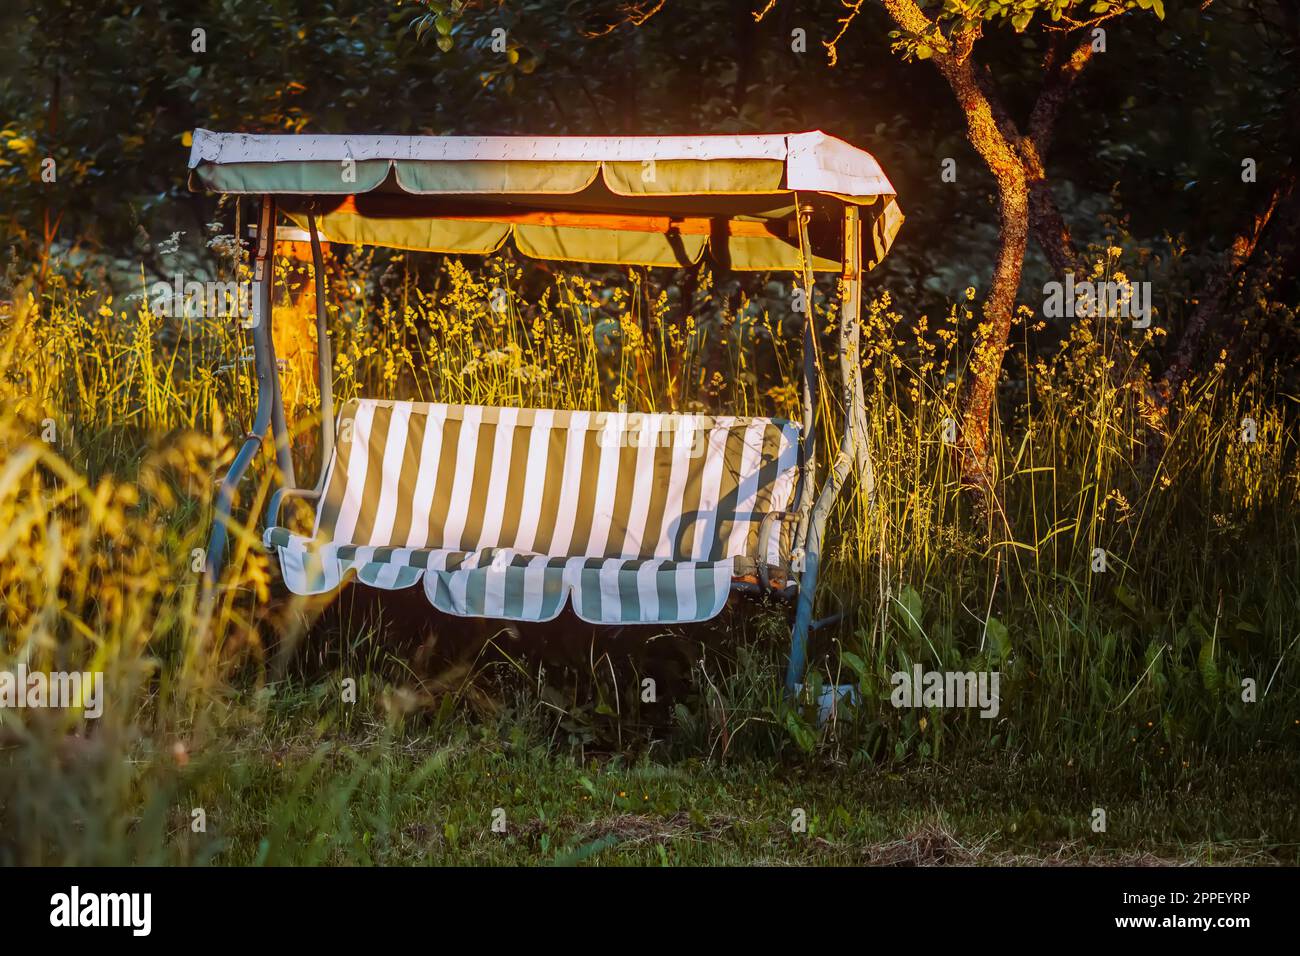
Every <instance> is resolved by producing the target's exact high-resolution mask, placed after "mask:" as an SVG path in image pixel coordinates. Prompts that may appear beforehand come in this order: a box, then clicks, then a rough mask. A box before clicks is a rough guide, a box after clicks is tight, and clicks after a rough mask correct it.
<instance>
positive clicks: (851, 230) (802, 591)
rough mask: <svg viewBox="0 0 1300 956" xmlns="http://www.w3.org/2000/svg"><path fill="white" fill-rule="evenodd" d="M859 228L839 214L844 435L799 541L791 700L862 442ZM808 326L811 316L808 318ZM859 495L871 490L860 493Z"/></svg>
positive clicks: (853, 215)
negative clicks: (827, 542) (831, 534)
mask: <svg viewBox="0 0 1300 956" xmlns="http://www.w3.org/2000/svg"><path fill="white" fill-rule="evenodd" d="M861 229H862V225H861V219H860V218H859V216H858V209H857V207H856V206H851V205H850V206H846V207H845V210H844V253H843V263H844V272H843V274H842V275H841V277H840V295H841V299H840V326H839V343H840V348H839V359H840V377H841V380H842V382H843V385H844V434H843V437H842V439H841V442H840V448H839V450H838V451H837V452H836V455H835V460H834V462H833V463H832V465H831V469H830V474H829V475H828V476H827V478H826V484H825V485H823V486H822V489H821V492H820V494H818V496H817V503H816V504H815V505H813V508H812V513H811V515H810V517H809V521H808V533H807V538H806V539H805V541H804V572H803V575H802V577H801V578H800V579H799V601H798V604H797V606H796V608H795V618H794V629H793V633H792V634H791V638H790V663H789V665H788V666H787V668H786V674H785V685H786V692H787V693H788V694H789V695H790V696H791V697H792V698H793V697H794V696H795V695H797V694H798V692H799V687H800V685H801V684H802V682H803V675H804V671H805V669H806V668H807V666H808V632H809V630H810V629H811V627H812V623H813V609H814V602H815V600H816V596H817V576H818V573H819V572H820V570H821V552H822V540H823V538H824V536H825V532H826V522H827V519H828V518H829V517H830V512H831V509H832V508H833V507H834V506H835V502H836V499H837V498H838V497H839V493H840V488H841V487H842V486H843V484H844V481H845V479H846V478H847V477H848V474H849V471H850V469H851V468H852V466H853V464H854V463H855V462H857V463H858V464H859V477H860V478H862V470H861V464H862V461H863V457H862V453H861V452H860V451H859V450H858V449H857V446H858V445H859V443H862V442H865V440H866V434H865V432H864V425H865V420H866V418H865V414H864V413H862V412H861V411H860V409H861V408H862V405H863V397H862V369H861V365H860V361H859V357H858V337H859V312H860V309H861V289H862V275H861V273H862V231H861ZM799 238H800V246H801V248H802V249H803V250H804V257H805V261H809V259H808V257H809V256H810V252H809V250H808V241H807V232H806V227H805V224H804V223H803V222H802V221H801V225H800V237H799ZM809 321H810V322H811V311H810V313H809ZM870 461H871V459H870V455H869V454H868V455H867V456H866V467H867V474H868V475H869V474H870ZM863 491H864V493H866V494H870V493H871V491H870V490H868V489H863Z"/></svg>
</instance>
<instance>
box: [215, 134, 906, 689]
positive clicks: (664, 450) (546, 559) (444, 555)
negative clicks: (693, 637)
mask: <svg viewBox="0 0 1300 956" xmlns="http://www.w3.org/2000/svg"><path fill="white" fill-rule="evenodd" d="M189 166H190V185H191V188H192V189H206V190H209V191H212V192H217V193H227V194H234V195H251V196H257V197H260V204H259V206H258V216H257V227H256V233H255V234H256V239H255V252H254V256H253V263H252V265H253V277H252V285H253V288H252V317H251V320H250V322H249V325H250V327H251V334H252V339H253V351H254V364H255V370H256V380H257V411H256V416H255V421H254V424H253V427H252V430H251V432H250V434H249V437H248V438H247V439H246V440H245V442H244V444H243V446H242V448H241V449H240V451H239V453H238V455H237V456H236V457H235V460H234V462H233V464H232V465H231V467H230V469H229V470H228V471H227V473H226V475H225V477H224V479H223V480H222V482H221V486H220V490H219V493H218V496H217V502H216V509H215V517H214V522H213V528H212V537H211V541H210V544H209V548H208V572H209V575H210V576H211V578H212V579H215V577H216V576H217V575H218V574H219V572H220V568H221V563H222V559H223V555H224V551H225V546H226V537H227V525H228V522H229V520H230V515H231V505H232V501H233V498H234V494H235V489H236V487H237V485H238V483H239V481H240V480H241V478H242V477H243V475H244V473H245V471H246V470H247V468H248V466H249V464H250V462H251V461H252V459H253V458H254V456H255V455H256V454H257V452H258V451H259V449H260V448H261V446H262V445H263V443H264V442H265V441H266V440H267V439H268V438H270V439H271V440H272V441H273V443H274V449H275V456H276V463H277V466H278V468H277V471H278V478H277V480H278V485H277V487H276V489H275V491H274V493H273V494H272V496H271V499H270V503H269V507H268V510H267V514H266V521H265V531H264V536H263V542H264V544H265V546H266V547H267V548H268V549H270V550H271V551H272V552H273V553H274V554H275V555H276V556H277V557H278V559H279V564H280V570H281V573H282V576H283V579H284V582H285V584H286V586H287V587H288V588H289V590H291V591H293V592H295V593H297V594H322V593H326V592H330V591H332V590H334V589H336V588H338V587H339V586H340V584H341V583H342V582H343V580H344V577H345V575H347V574H348V573H349V572H352V573H354V574H355V577H356V579H357V580H358V581H360V582H362V583H364V584H367V585H369V586H371V587H376V588H385V589H396V588H409V587H415V586H417V585H421V584H422V586H423V588H424V591H425V594H426V596H427V597H428V599H429V601H430V603H431V604H433V606H434V607H436V608H437V609H438V610H440V611H443V612H445V613H448V614H453V615H462V616H471V617H485V618H497V619H506V620H513V621H544V620H549V619H551V618H554V617H555V616H557V615H558V614H559V613H561V611H562V610H563V609H564V608H565V607H566V606H569V607H571V608H572V610H573V612H574V613H575V614H577V616H578V617H579V618H581V619H583V620H585V621H588V622H591V623H596V624H612V625H617V624H674V623H685V622H691V621H703V620H707V619H709V618H712V617H714V616H715V615H717V614H718V613H720V612H721V610H722V608H723V606H724V604H725V603H726V600H727V598H728V595H729V594H730V593H731V592H732V591H733V590H750V591H758V592H775V593H776V594H778V595H780V596H783V597H794V596H797V605H796V612H795V622H794V626H793V635H792V642H791V653H790V661H789V667H788V670H787V685H788V687H789V689H790V690H791V692H794V691H795V690H796V688H797V687H798V686H799V683H800V681H801V680H802V675H803V671H804V667H805V662H806V656H807V639H808V634H809V631H810V630H815V629H816V628H817V627H818V626H820V625H821V624H822V623H824V622H823V621H814V619H813V607H814V597H815V592H816V587H817V574H818V566H819V560H820V557H821V553H822V542H823V536H824V532H825V527H826V521H827V518H828V516H829V514H830V511H831V509H832V507H833V506H834V504H835V501H836V499H837V497H838V495H839V493H840V489H841V487H842V486H843V484H844V482H845V480H846V479H847V477H848V476H849V474H850V472H854V473H856V475H857V477H858V480H859V482H860V485H861V490H862V492H863V493H864V494H865V496H866V498H867V500H868V501H872V500H873V499H874V476H873V473H872V464H871V457H870V453H869V450H868V446H867V429H866V411H865V406H864V401H863V391H862V381H861V368H860V362H859V356H858V337H859V310H860V300H861V285H862V271H863V268H864V267H865V268H871V267H873V266H874V265H875V264H876V263H878V262H879V261H880V260H881V259H882V258H883V257H884V255H885V254H886V252H887V251H888V249H889V246H890V244H891V242H892V240H893V238H894V234H895V233H896V232H897V230H898V227H899V225H900V223H901V222H902V214H901V212H900V211H899V209H898V205H897V203H896V201H895V196H894V189H893V187H892V186H891V185H890V183H889V180H888V179H886V177H885V175H884V173H883V172H882V171H881V169H880V166H879V164H878V163H877V162H876V161H875V159H874V158H872V157H871V156H870V155H869V154H868V153H866V152H864V151H862V150H859V149H856V148H854V147H852V146H850V145H849V144H847V143H845V142H843V141H841V140H838V139H835V138H834V137H831V136H828V135H826V134H824V133H821V132H809V133H796V134H771V135H737V136H689V137H687V136H665V137H652V136H620V137H569V136H541V137H535V136H486V137H464V136H374V135H355V136H316V135H255V134H246V133H213V132H210V131H208V130H202V129H200V130H196V131H195V133H194V138H193V148H192V151H191V154H190V160H189ZM280 214H283V215H284V216H286V217H287V218H288V219H289V220H291V221H292V223H293V224H294V225H293V226H292V227H288V229H287V230H286V231H285V232H284V233H282V234H283V235H285V236H292V237H293V238H302V239H305V240H306V241H309V242H310V244H311V249H312V257H313V261H314V264H315V276H316V280H315V281H316V309H317V315H316V327H317V333H318V339H317V341H318V362H319V381H320V402H321V416H320V419H321V420H320V438H321V450H322V457H321V461H322V468H321V473H320V476H319V479H318V480H317V482H316V483H315V484H314V485H313V486H310V487H298V486H297V483H296V481H295V479H294V467H293V461H292V456H291V454H290V440H289V432H288V428H287V426H286V422H285V414H284V407H283V401H282V398H281V394H280V383H279V374H278V366H277V363H276V357H275V348H274V344H273V339H272V335H271V328H270V325H271V285H272V277H271V262H270V260H271V256H272V253H273V251H274V243H275V239H276V237H277V217H278V216H279V215H280ZM322 240H325V241H329V242H332V243H342V244H363V245H376V246H388V247H392V248H397V249H406V250H418V251H430V252H440V253H451V254H477V255H486V254H490V253H493V252H495V251H496V250H498V249H500V248H501V246H502V245H503V244H504V243H505V242H506V241H507V240H513V242H514V245H515V248H516V249H517V250H518V251H519V252H520V253H522V254H524V255H526V256H530V257H534V258H541V259H552V260H560V261H568V262H587V263H609V264H621V265H640V266H663V267H671V268H679V267H685V266H690V265H693V264H695V263H698V262H699V260H700V259H701V257H702V256H704V255H705V253H706V252H707V253H708V255H709V256H710V258H711V260H712V261H713V262H714V263H715V264H716V265H717V266H718V267H719V268H723V269H736V270H751V271H789V272H793V273H795V274H796V275H797V276H798V277H799V281H800V282H801V283H802V286H803V294H804V295H805V296H806V297H807V298H806V302H807V305H806V307H805V309H804V310H803V317H804V329H803V353H804V354H803V363H802V377H803V382H802V420H801V421H800V422H789V421H784V420H781V419H776V418H761V417H724V416H710V415H686V414H636V413H628V412H589V411H560V410H550V409H521V408H499V407H485V406H475V405H451V404H439V403H430V402H408V401H381V400H375V399H365V398H360V399H353V400H351V401H348V402H347V403H345V404H344V405H343V406H342V408H341V409H340V410H339V412H338V415H337V420H336V416H335V414H334V398H333V385H332V370H333V360H332V356H331V351H330V344H329V340H328V337H327V331H326V323H325V314H326V313H325V289H324V278H323V276H324V270H323V264H322V255H321V242H322ZM864 244H865V249H864ZM814 272H838V273H839V274H840V284H839V288H840V296H841V301H840V309H839V325H838V361H839V369H840V377H841V381H842V383H843V388H844V396H843V399H844V422H843V428H842V435H841V438H840V443H839V447H838V449H836V450H835V454H834V456H833V458H832V460H831V462H830V465H829V469H828V470H827V472H826V474H825V476H824V477H823V480H822V482H821V484H820V488H818V486H817V481H816V479H817V471H818V468H817V465H818V454H817V452H818V450H817V442H816V429H815V427H814V414H815V410H816V408H817V403H818V396H817V383H818V374H819V369H820V359H819V357H818V355H817V351H816V335H815V330H814V328H813V321H812V315H813V312H812V306H811V303H812V299H811V294H812V284H813V283H812V278H813V273H814ZM289 497H300V498H304V499H307V500H309V501H314V502H315V503H316V516H315V526H314V529H313V532H312V535H311V536H310V537H306V536H301V535H297V534H294V533H291V532H290V531H289V530H288V529H287V528H283V527H280V526H279V525H278V523H277V522H278V521H279V512H280V508H281V505H282V504H283V502H284V500H285V499H286V498H289Z"/></svg>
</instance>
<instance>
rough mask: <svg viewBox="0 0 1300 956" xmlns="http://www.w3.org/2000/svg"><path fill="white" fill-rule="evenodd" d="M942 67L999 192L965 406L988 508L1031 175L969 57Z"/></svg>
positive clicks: (973, 483) (964, 420)
mask: <svg viewBox="0 0 1300 956" xmlns="http://www.w3.org/2000/svg"><path fill="white" fill-rule="evenodd" d="M939 69H940V72H941V73H942V74H943V75H944V78H945V79H946V80H947V81H948V84H949V86H951V87H952V91H953V94H954V95H955V96H956V97H957V103H958V105H959V106H960V107H961V108H962V111H963V113H964V114H965V117H966V136H967V138H968V139H969V140H970V143H971V145H972V146H974V147H975V151H976V152H978V153H979V154H980V157H981V158H982V159H983V160H984V162H985V163H986V164H987V165H988V168H989V170H990V171H991V172H992V173H993V177H994V179H995V181H996V182H997V189H998V254H997V260H996V262H995V263H994V266H993V277H992V280H991V282H990V284H989V293H988V297H987V298H986V299H985V302H984V321H983V322H981V323H980V326H979V330H978V332H977V334H976V340H975V350H974V353H973V354H972V357H971V362H970V367H969V368H968V370H967V378H966V387H965V390H964V394H963V397H962V409H961V446H960V447H961V478H962V484H963V485H965V486H966V487H967V488H969V489H971V490H973V491H975V492H976V493H977V499H978V500H979V502H980V503H981V504H982V505H984V506H985V507H987V506H989V505H991V504H993V501H994V498H995V496H994V494H993V476H992V474H991V469H990V460H989V429H990V420H991V418H992V414H993V410H994V407H995V404H996V399H997V385H998V379H999V377H1000V376H1001V373H1002V358H1003V356H1004V355H1005V354H1006V350H1007V341H1008V339H1009V337H1010V335H1011V322H1012V319H1013V317H1014V315H1015V308H1016V293H1017V291H1018V290H1019V289H1020V275H1021V270H1022V269H1023V267H1024V261H1025V251H1026V249H1027V247H1028V243H1029V209H1030V194H1029V171H1028V170H1027V169H1026V165H1025V162H1024V159H1023V157H1022V156H1021V153H1020V151H1019V149H1018V146H1019V144H1020V136H1019V134H1018V133H1017V132H1016V130H1015V128H1014V126H1013V125H1012V124H1011V122H1010V120H1009V118H1007V116H1006V115H1005V112H1004V111H1003V110H1002V109H1001V108H1000V107H999V106H997V105H996V104H995V102H994V100H993V99H991V98H990V96H989V94H988V91H987V89H986V87H985V82H986V81H985V80H984V79H983V78H982V77H981V75H980V74H979V73H978V72H977V71H976V69H975V67H974V65H973V64H972V63H971V62H970V60H969V59H967V60H962V61H952V60H949V61H945V62H941V63H940V64H939Z"/></svg>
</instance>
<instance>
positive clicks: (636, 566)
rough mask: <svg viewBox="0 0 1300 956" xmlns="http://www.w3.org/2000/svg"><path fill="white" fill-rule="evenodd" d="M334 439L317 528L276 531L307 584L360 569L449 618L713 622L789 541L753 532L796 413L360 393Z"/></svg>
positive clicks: (773, 500)
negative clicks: (740, 575) (420, 591)
mask: <svg viewBox="0 0 1300 956" xmlns="http://www.w3.org/2000/svg"><path fill="white" fill-rule="evenodd" d="M338 434H339V442H338V447H337V449H336V451H335V454H334V457H333V459H332V461H331V462H330V466H329V472H328V475H327V478H326V489H325V494H324V496H323V497H322V500H321V502H320V504H319V507H318V509H317V515H316V527H315V529H314V531H313V534H312V537H311V538H306V537H303V536H299V535H294V534H292V533H290V532H289V531H288V530H287V529H285V528H269V529H267V532H266V536H265V541H266V544H267V546H268V547H270V548H275V549H276V550H277V552H278V554H279V558H280V563H281V568H282V571H283V576H284V580H285V583H286V584H287V586H288V587H289V589H290V590H292V591H294V592H295V593H298V594H320V593H324V592H326V591H329V590H332V589H334V588H336V587H338V586H339V584H340V583H341V582H342V579H343V576H344V575H345V574H346V573H347V572H348V571H349V570H355V571H356V574H357V577H358V579H359V580H361V581H362V582H364V583H366V584H369V585H372V586H374V587H380V588H388V589H396V588H407V587H413V586H414V585H416V584H418V583H420V582H421V581H423V584H424V589H425V593H426V595H427V596H428V598H429V600H430V602H431V603H432V604H433V605H434V606H435V607H436V608H438V609H439V610H441V611H444V612H446V613H449V614H458V615H463V616H473V617H493V618H505V619H511V620H526V621H543V620H549V619H551V618H554V617H555V616H556V615H558V614H559V613H560V611H561V610H562V609H563V607H564V605H565V603H566V601H572V605H573V609H574V611H575V612H576V613H577V614H578V616H579V617H581V618H582V619H583V620H586V621H591V622H593V623H602V624H613V623H625V624H626V623H652V622H653V623H672V622H686V621H702V620H707V619H708V618H711V617H713V616H715V615H716V614H718V613H719V612H720V611H721V610H722V607H723V605H724V604H725V603H726V599H727V594H728V592H729V590H730V586H731V579H732V577H733V575H734V574H736V573H737V563H738V561H740V562H742V564H743V562H744V561H745V560H746V559H748V558H749V557H750V556H756V557H759V560H765V561H767V562H768V563H770V564H779V563H781V557H782V555H783V554H784V553H785V549H784V545H783V542H782V540H781V534H780V533H776V532H774V533H773V535H772V540H771V541H767V542H763V543H762V544H761V545H760V543H759V541H758V528H759V522H760V521H761V519H762V517H763V515H764V514H766V513H767V512H769V511H781V510H785V509H786V508H788V507H789V504H790V501H791V498H792V497H793V494H794V486H795V482H796V476H797V470H798V446H799V429H798V426H797V425H795V424H793V423H791V422H786V421H781V420H777V419H767V418H736V417H708V416H702V415H659V414H646V415H639V414H635V413H613V412H608V413H607V412H566V411H550V410H544V409H517V408H488V407H482V406H474V405H441V404H430V403H421V402H388V401H377V400H368V399H362V400H353V401H351V402H349V403H348V404H347V405H346V406H345V407H344V409H343V411H342V413H341V414H340V416H339V428H338ZM777 527H780V525H777Z"/></svg>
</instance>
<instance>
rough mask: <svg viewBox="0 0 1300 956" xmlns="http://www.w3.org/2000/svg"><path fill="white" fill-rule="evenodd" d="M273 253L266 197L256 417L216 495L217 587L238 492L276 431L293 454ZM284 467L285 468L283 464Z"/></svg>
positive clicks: (256, 305) (256, 300)
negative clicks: (275, 313) (280, 365)
mask: <svg viewBox="0 0 1300 956" xmlns="http://www.w3.org/2000/svg"><path fill="white" fill-rule="evenodd" d="M274 248H275V200H273V199H272V198H271V197H270V196H263V197H262V201H261V209H260V211H259V213H258V217H257V247H256V250H255V252H254V254H253V289H252V306H253V316H252V323H251V329H252V333H253V363H254V368H255V373H256V377H257V412H256V413H255V415H254V417H253V427H252V429H251V430H250V431H249V433H248V437H247V438H246V439H245V440H244V444H243V446H242V447H241V448H240V449H239V453H238V454H237V455H236V456H235V460H234V461H233V462H232V463H231V465H230V468H229V470H227V471H226V475H225V477H224V478H223V479H222V481H221V488H220V489H219V490H218V492H217V500H216V505H215V509H214V514H213V519H212V534H211V536H210V537H209V539H208V560H207V572H208V574H207V580H208V582H209V583H212V582H215V581H216V580H217V579H218V578H219V577H220V575H221V567H222V565H223V564H224V562H225V556H226V542H227V540H228V538H229V530H228V524H229V522H230V516H231V510H232V506H233V502H234V497H235V491H236V490H237V489H238V487H239V482H240V480H241V479H242V478H243V477H244V472H246V471H247V470H248V466H249V465H250V464H252V461H253V458H254V456H256V454H257V452H258V450H259V449H260V448H261V447H262V443H263V442H264V441H265V440H266V436H267V434H268V433H269V432H270V431H271V429H272V428H278V429H279V430H278V432H277V449H276V452H277V458H280V457H281V454H280V446H281V442H280V437H281V436H282V435H283V437H284V441H283V448H284V450H285V452H286V453H287V451H288V436H287V434H285V430H284V428H283V426H284V408H283V406H282V405H281V402H280V390H279V370H278V369H277V368H276V364H275V343H274V341H273V340H272V338H271V283H272V276H271V255H272V252H273V251H274ZM277 407H278V408H279V413H278V415H277V414H276V408H277ZM277 423H278V424H277ZM281 468H282V469H283V464H281ZM290 476H292V463H290Z"/></svg>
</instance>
